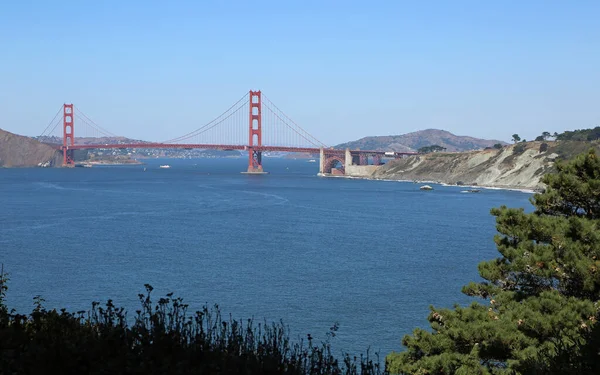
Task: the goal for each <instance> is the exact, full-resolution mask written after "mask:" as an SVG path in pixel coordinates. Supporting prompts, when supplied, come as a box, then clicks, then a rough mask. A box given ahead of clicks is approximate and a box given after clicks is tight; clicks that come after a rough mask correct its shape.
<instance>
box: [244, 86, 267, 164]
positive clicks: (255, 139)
mask: <svg viewBox="0 0 600 375" xmlns="http://www.w3.org/2000/svg"><path fill="white" fill-rule="evenodd" d="M249 107H250V113H249V134H248V171H247V172H246V173H251V174H264V173H266V172H265V171H264V170H263V167H262V152H261V151H260V150H256V149H255V147H256V146H258V147H260V146H262V128H261V126H262V102H261V97H260V91H252V90H250V106H249Z"/></svg>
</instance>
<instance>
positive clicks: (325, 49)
mask: <svg viewBox="0 0 600 375" xmlns="http://www.w3.org/2000/svg"><path fill="white" fill-rule="evenodd" d="M599 14H600V2H597V1H591V0H590V1H587V0H581V1H577V2H565V1H558V0H556V1H555V0H547V1H543V0H530V1H514V0H510V1H502V2H500V1H498V2H481V1H475V0H465V1H460V2H456V1H450V0H448V1H442V0H440V1H429V2H410V3H409V2H401V1H393V0H390V1H375V2H372V3H369V4H367V3H365V2H363V1H332V2H324V1H313V0H309V1H302V2H283V1H260V2H248V1H227V2H220V1H210V0H207V1H203V2H197V1H191V0H189V1H183V0H182V1H171V2H164V1H161V2H159V1H153V0H149V1H129V2H123V1H114V0H106V1H101V2H82V1H73V0H67V1H60V2H47V1H42V0H29V1H18V2H3V3H2V4H1V5H0V56H1V58H0V71H1V72H2V74H1V75H0V83H1V90H0V128H2V129H5V130H8V131H11V132H14V133H18V134H23V135H29V136H35V135H39V134H40V133H41V132H42V131H43V130H44V128H45V127H46V125H47V124H48V122H49V121H50V120H51V119H52V117H53V116H54V114H55V113H56V111H57V110H58V109H59V107H60V106H61V105H62V104H63V103H65V102H72V103H74V104H75V105H76V106H77V107H79V108H80V109H81V110H83V111H84V112H85V113H86V114H87V115H89V116H90V117H91V118H92V119H93V120H94V121H95V122H96V123H98V124H100V125H101V126H102V127H104V128H106V129H108V130H110V131H111V132H113V133H115V134H119V135H123V136H127V137H130V138H136V139H145V140H155V141H160V140H164V139H169V138H173V137H176V136H179V135H182V134H185V133H188V132H190V131H192V130H194V129H196V128H198V127H200V126H202V125H204V124H205V123H207V122H208V121H210V120H212V119H213V118H214V117H216V116H217V115H219V114H220V113H222V112H223V111H224V110H225V109H227V108H228V107H229V106H230V105H231V104H233V103H234V102H235V101H236V100H238V99H239V98H240V97H241V96H242V95H244V94H245V93H247V92H248V90H251V89H252V90H261V91H263V92H264V93H265V94H266V95H267V96H268V97H269V98H270V99H271V100H272V101H273V102H274V103H275V104H276V105H277V106H278V107H279V108H281V109H282V110H283V111H285V112H286V113H287V114H288V115H289V116H290V117H291V118H293V119H294V121H295V122H296V123H298V124H300V125H301V126H302V127H304V128H305V129H306V130H307V131H308V132H310V133H311V134H313V135H314V136H316V137H317V138H319V139H320V140H322V141H323V142H325V143H326V144H330V145H333V144H338V143H342V142H346V141H350V140H355V139H358V138H362V137H365V136H371V135H396V134H404V133H408V132H411V131H416V130H422V129H428V128H436V129H443V130H448V131H450V132H452V133H454V134H457V135H469V136H474V137H479V138H489V139H499V140H504V141H510V137H511V135H512V134H513V133H518V134H519V135H520V136H521V138H525V139H528V140H531V139H533V138H535V137H536V136H537V135H539V134H541V132H542V131H550V132H551V133H552V132H555V131H558V132H562V131H564V130H569V129H577V128H589V127H594V126H598V125H600V121H599V120H600V114H599V109H600V106H599V105H598V103H599V99H600V69H598V67H599V66H600V48H598V47H599V46H598V38H599V37H600V23H599V22H598V15H599Z"/></svg>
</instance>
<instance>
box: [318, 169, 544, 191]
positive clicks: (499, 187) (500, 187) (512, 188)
mask: <svg viewBox="0 0 600 375" xmlns="http://www.w3.org/2000/svg"><path fill="white" fill-rule="evenodd" d="M317 176H318V177H325V178H345V179H350V180H352V179H354V180H369V181H385V182H410V183H414V184H435V185H440V186H444V187H453V186H456V187H464V188H471V189H486V190H507V191H517V192H521V193H526V194H535V193H537V192H538V191H536V190H535V189H531V188H526V187H522V186H505V185H497V186H493V185H453V184H449V183H445V182H441V181H433V180H405V179H393V178H392V179H390V178H377V177H369V176H339V175H338V176H333V175H326V174H323V173H318V174H317Z"/></svg>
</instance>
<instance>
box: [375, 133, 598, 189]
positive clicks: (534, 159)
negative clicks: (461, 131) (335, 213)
mask: <svg viewBox="0 0 600 375" xmlns="http://www.w3.org/2000/svg"><path fill="white" fill-rule="evenodd" d="M550 143H554V142H550ZM541 144H542V142H528V143H519V144H517V145H510V146H506V147H503V148H501V149H490V150H482V151H471V152H461V153H431V154H426V155H419V156H411V157H407V158H403V159H398V160H393V161H390V162H388V163H387V164H385V165H383V166H381V167H379V168H377V170H376V171H375V172H374V173H373V174H372V175H371V176H369V177H371V178H375V179H393V180H417V181H433V182H440V183H446V184H459V185H478V186H487V187H500V188H516V189H540V188H543V184H541V183H540V177H541V176H542V175H544V174H545V173H547V172H548V171H549V170H551V168H552V166H553V164H554V160H555V159H556V158H557V157H558V156H559V153H557V152H556V151H557V150H556V146H554V145H553V146H550V147H548V149H547V150H545V151H540V150H543V149H544V147H542V148H540V147H541ZM588 147H589V146H588Z"/></svg>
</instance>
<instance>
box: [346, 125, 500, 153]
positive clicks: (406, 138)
mask: <svg viewBox="0 0 600 375" xmlns="http://www.w3.org/2000/svg"><path fill="white" fill-rule="evenodd" d="M496 143H500V144H502V145H506V143H505V142H502V141H498V140H494V139H480V138H474V137H468V136H461V135H454V134H452V133H450V132H448V131H445V130H438V129H426V130H419V131H416V132H412V133H407V134H403V135H388V136H373V137H365V138H361V139H359V140H357V141H351V142H346V143H342V144H339V145H337V146H335V148H341V149H345V148H350V149H361V150H380V151H399V152H406V151H417V150H418V149H419V148H421V147H424V146H432V145H438V146H441V147H445V148H446V151H471V150H480V149H484V148H486V147H492V146H493V145H495V144H496Z"/></svg>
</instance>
